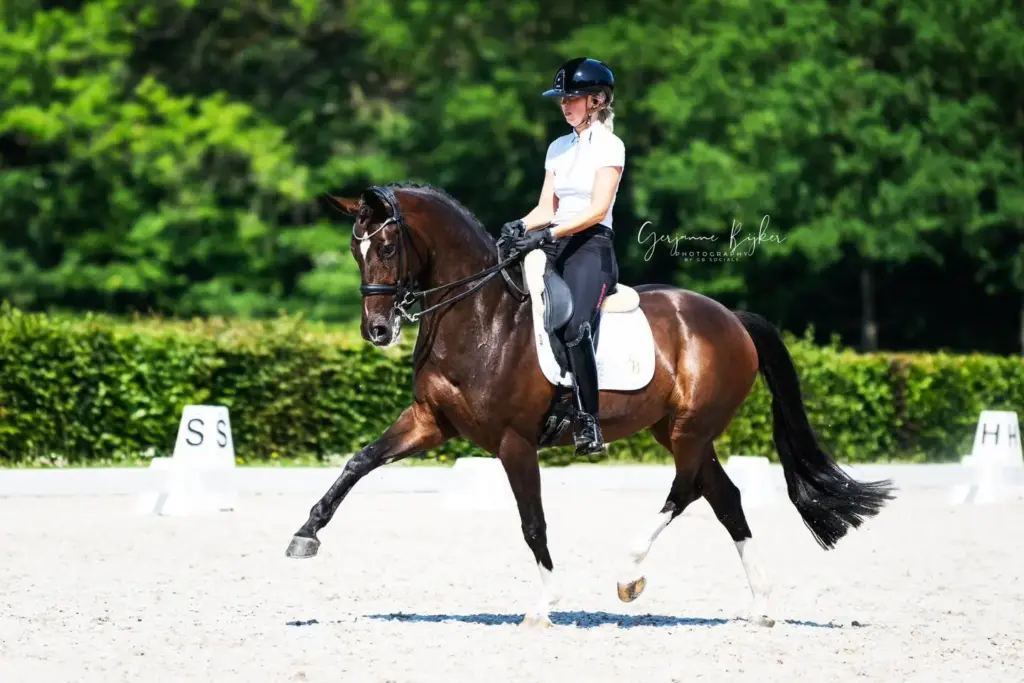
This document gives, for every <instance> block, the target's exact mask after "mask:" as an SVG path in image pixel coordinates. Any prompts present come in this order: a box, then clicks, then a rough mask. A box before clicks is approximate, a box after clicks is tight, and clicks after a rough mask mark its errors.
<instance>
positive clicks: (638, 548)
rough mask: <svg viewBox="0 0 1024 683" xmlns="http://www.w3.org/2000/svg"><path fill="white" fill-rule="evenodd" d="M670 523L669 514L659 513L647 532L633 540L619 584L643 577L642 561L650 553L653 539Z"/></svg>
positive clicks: (670, 517)
mask: <svg viewBox="0 0 1024 683" xmlns="http://www.w3.org/2000/svg"><path fill="white" fill-rule="evenodd" d="M671 521H672V513H671V512H659V513H658V515H657V516H656V517H655V519H654V521H653V523H652V524H651V526H650V527H647V528H648V529H649V530H648V531H645V532H643V533H641V534H639V535H638V536H637V537H636V538H635V539H633V544H632V546H631V547H630V549H629V553H628V557H627V559H626V562H625V564H624V565H623V567H622V572H621V573H620V574H619V582H620V583H631V582H633V581H636V580H637V579H639V578H640V577H641V576H643V570H642V569H641V565H643V561H644V560H645V559H646V558H647V554H648V553H649V552H651V547H652V546H653V545H654V541H655V539H657V538H658V536H660V535H661V532H662V531H664V530H665V527H667V526H668V524H669V522H671Z"/></svg>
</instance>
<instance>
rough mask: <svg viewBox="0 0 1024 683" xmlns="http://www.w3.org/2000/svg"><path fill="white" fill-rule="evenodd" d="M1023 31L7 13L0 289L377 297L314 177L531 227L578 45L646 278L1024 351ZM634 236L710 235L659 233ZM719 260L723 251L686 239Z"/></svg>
mask: <svg viewBox="0 0 1024 683" xmlns="http://www.w3.org/2000/svg"><path fill="white" fill-rule="evenodd" d="M1022 19H1024V16H1022V12H1021V9H1020V7H1019V3H1017V2H1013V1H1012V0H950V1H948V2H939V1H938V0H911V1H909V2H907V1H904V2H896V1H895V0H873V1H872V2H868V3H863V2H852V1H850V0H831V1H829V0H806V1H802V2H795V0H765V1H757V2H755V1H754V0H727V1H726V2H722V1H721V0H694V2H689V3H685V4H680V3H677V2H667V1H666V0H639V1H638V2H634V3H629V4H628V5H627V4H621V3H612V2H604V1H598V2H594V1H593V0H591V1H590V2H582V1H578V0H570V1H567V2H561V3H555V4H551V3H548V4H544V5H542V4H541V3H539V2H530V1H526V0H513V1H512V2H508V3H486V2H483V0H469V1H467V2H450V1H449V2H441V1H437V0H402V1H399V0H350V1H349V2H327V1H325V0H275V1H271V0H259V1H257V2H242V1H241V0H225V1H224V2H219V3H211V2H200V1H199V0H161V1H158V2H141V1H140V0H91V1H82V0H79V1H71V0H67V1H65V2H46V3H29V2H25V1H24V0H18V1H9V2H7V3H5V4H3V5H2V6H0V20H2V25H0V298H6V299H9V300H11V301H12V302H14V303H15V304H17V305H19V306H23V307H27V308H32V309H45V308H62V309H71V310H105V311H109V312H115V313H125V312H129V311H132V310H152V311H157V312H161V313H166V314H172V315H196V314H198V315H211V314H228V315H241V316H254V317H264V316H269V315H272V314H275V313H276V312H278V311H280V310H284V311H288V312H302V313H304V314H307V315H309V316H311V317H313V318H318V319H325V320H343V319H346V318H350V317H352V316H355V315H358V311H359V307H358V290H357V287H356V285H357V283H358V273H357V272H356V271H355V266H354V263H353V262H352V259H351V257H350V256H349V253H348V240H349V235H348V226H347V223H346V222H345V221H344V220H339V217H338V216H337V215H336V214H334V215H332V214H331V213H329V212H328V211H327V210H326V208H325V207H324V206H322V205H321V204H320V203H319V202H318V200H317V198H318V195H319V194H320V193H322V192H324V191H326V190H333V191H341V192H350V193H354V192H356V191H358V190H359V189H360V188H361V187H363V186H365V185H367V184H370V183H376V182H388V181H393V180H400V179H415V180H422V181H427V182H431V183H433V184H436V185H440V186H443V187H445V188H446V189H447V190H449V191H450V192H451V193H452V194H454V195H455V196H457V197H459V198H460V199H461V200H463V201H464V202H465V203H466V204H467V205H468V206H470V207H471V208H472V209H473V210H474V212H475V213H476V214H477V215H478V216H480V217H481V218H482V219H483V220H484V221H485V222H486V223H487V224H488V225H489V226H491V228H492V229H496V226H498V225H500V224H501V223H503V222H505V221H507V220H510V219H512V218H515V217H518V216H521V215H523V214H525V213H526V212H527V211H528V210H529V209H530V207H531V206H532V204H533V202H535V201H536V197H537V194H538V192H539V190H540V185H541V182H542V178H543V155H544V151H545V149H546V147H547V144H548V142H549V141H550V140H551V139H552V138H553V137H554V136H556V135H560V134H562V133H564V132H565V131H566V127H565V123H564V121H563V120H562V119H561V116H560V114H559V112H558V111H557V109H556V107H555V106H554V105H553V103H552V102H551V101H550V100H548V99H546V98H541V97H540V96H539V94H540V92H541V91H542V90H543V89H545V88H546V87H547V86H548V85H549V83H550V81H551V78H552V76H553V74H554V71H555V69H556V68H557V66H558V65H559V64H560V63H561V62H562V61H564V60H565V59H567V58H568V57H571V56H575V55H578V54H588V55H591V56H594V57H596V58H599V59H602V60H605V61H607V62H608V63H609V64H611V65H612V66H613V68H614V70H615V73H616V76H617V78H618V83H617V90H616V103H615V104H616V106H615V109H616V119H615V127H616V128H615V129H616V132H617V133H618V134H619V135H620V136H621V137H622V138H623V140H624V141H625V143H626V147H627V168H626V173H625V176H624V179H623V184H622V187H621V189H620V194H619V200H618V201H617V203H616V226H617V233H618V234H617V237H616V240H617V246H618V252H619V255H620V261H621V271H622V275H623V278H624V279H625V280H626V281H627V282H632V283H637V282H648V281H670V282H674V283H677V284H681V285H684V286H688V287H693V288H696V289H699V290H700V291H704V292H706V293H708V294H711V295H713V296H716V297H719V298H721V299H722V300H723V301H724V302H726V303H727V304H728V305H731V306H741V307H747V308H752V309H756V310H758V311H760V312H763V313H765V314H767V315H769V316H770V317H772V318H773V319H774V320H775V321H776V322H778V323H779V324H782V325H784V326H787V327H789V328H791V329H793V328H800V327H805V326H808V325H814V327H815V328H816V329H818V330H819V331H820V332H821V334H822V335H827V334H830V333H832V332H837V333H840V334H841V335H842V336H843V337H844V338H845V339H846V340H848V341H849V340H853V341H856V340H857V339H858V338H863V341H864V343H865V344H867V345H869V346H872V345H875V344H880V345H882V346H885V347H889V348H907V347H917V348H939V347H951V348H969V349H979V350H988V351H997V352H1012V351H1015V350H1018V349H1020V350H1024V338H1022V337H1024V218H1022V217H1024V155H1022V152H1021V150H1022V149H1024V97H1022V95H1021V94H1020V93H1021V89H1020V84H1021V83H1024V20H1022ZM766 216H767V217H768V218H767V220H766V219H765V217H766ZM645 224H646V225H647V227H646V228H645V230H647V231H648V233H650V232H651V231H655V232H657V233H658V234H660V235H669V234H674V235H676V236H680V235H685V236H689V237H692V238H703V239H702V240H701V241H693V242H691V241H688V240H680V241H679V242H677V247H678V249H677V250H676V252H675V253H674V252H673V250H672V249H671V248H670V246H669V245H667V244H659V245H658V246H657V248H656V249H654V250H653V252H651V251H650V247H649V245H645V244H643V243H641V240H640V239H638V235H639V233H640V229H641V226H642V225H645ZM737 226H739V232H738V233H736V230H737ZM764 226H766V228H764ZM765 229H766V230H767V233H768V234H769V237H772V236H774V239H771V240H770V241H767V242H764V243H757V242H754V241H751V240H749V239H748V240H745V241H744V238H749V237H754V236H756V235H757V234H758V233H759V232H764V230H765ZM711 237H714V241H710V239H709V238H711ZM737 237H738V239H739V244H738V245H737V244H736V243H735V242H736V238H737ZM709 249H710V250H712V251H714V252H716V253H719V254H720V253H723V252H724V253H726V254H727V257H726V258H724V259H723V258H701V257H699V256H697V257H693V256H687V254H690V253H693V252H694V251H696V252H701V251H707V250H709Z"/></svg>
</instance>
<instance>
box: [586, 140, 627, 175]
mask: <svg viewBox="0 0 1024 683" xmlns="http://www.w3.org/2000/svg"><path fill="white" fill-rule="evenodd" d="M594 151H595V152H596V153H595V155H594V166H595V168H601V167H603V166H625V165H626V146H625V145H624V144H623V143H622V140H621V139H620V138H619V137H618V136H617V135H605V136H602V139H601V145H600V146H599V147H598V148H597V149H595V150H594Z"/></svg>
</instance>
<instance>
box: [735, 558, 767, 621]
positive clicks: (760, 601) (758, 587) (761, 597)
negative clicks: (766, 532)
mask: <svg viewBox="0 0 1024 683" xmlns="http://www.w3.org/2000/svg"><path fill="white" fill-rule="evenodd" d="M753 540H754V539H752V538H747V539H744V540H742V541H738V542H737V543H736V551H737V552H739V554H740V561H741V562H743V569H744V571H746V573H747V583H748V584H750V593H751V595H753V596H754V604H753V606H752V608H751V616H753V617H760V616H769V615H768V597H769V596H770V595H771V592H772V585H771V581H770V580H769V579H768V574H767V573H766V572H765V569H764V565H763V564H762V560H761V553H760V552H759V547H758V545H757V544H755V543H752V541H753Z"/></svg>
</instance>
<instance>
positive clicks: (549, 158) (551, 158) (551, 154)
mask: <svg viewBox="0 0 1024 683" xmlns="http://www.w3.org/2000/svg"><path fill="white" fill-rule="evenodd" d="M557 151H558V140H557V139H556V140H552V141H551V144H549V145H548V153H547V155H546V156H545V157H544V170H545V171H553V170H555V157H556V156H557Z"/></svg>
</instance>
